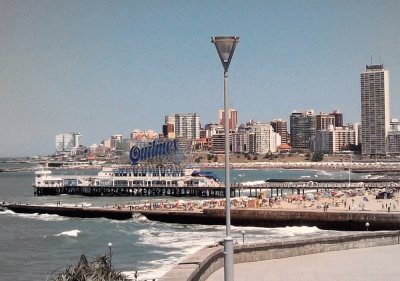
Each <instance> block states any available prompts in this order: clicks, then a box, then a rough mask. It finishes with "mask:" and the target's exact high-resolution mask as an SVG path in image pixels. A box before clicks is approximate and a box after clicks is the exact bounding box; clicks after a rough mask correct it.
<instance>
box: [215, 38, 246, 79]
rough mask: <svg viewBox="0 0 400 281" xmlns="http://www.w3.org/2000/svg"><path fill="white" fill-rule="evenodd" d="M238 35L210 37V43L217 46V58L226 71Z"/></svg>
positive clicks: (237, 41)
mask: <svg viewBox="0 0 400 281" xmlns="http://www.w3.org/2000/svg"><path fill="white" fill-rule="evenodd" d="M239 39H240V37H239V36H215V37H211V43H214V45H215V47H216V48H217V52H218V55H219V58H220V59H221V63H222V66H223V67H224V70H225V71H228V68H229V64H230V63H231V60H232V56H233V53H234V52H235V48H236V44H237V43H239Z"/></svg>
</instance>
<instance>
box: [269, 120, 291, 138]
mask: <svg viewBox="0 0 400 281" xmlns="http://www.w3.org/2000/svg"><path fill="white" fill-rule="evenodd" d="M270 124H271V126H272V128H273V129H274V131H275V133H278V134H279V135H280V136H281V142H282V143H288V137H289V136H288V131H287V122H286V121H283V120H282V119H274V120H272V121H271V123H270Z"/></svg>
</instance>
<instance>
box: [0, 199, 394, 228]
mask: <svg viewBox="0 0 400 281" xmlns="http://www.w3.org/2000/svg"><path fill="white" fill-rule="evenodd" d="M0 207H1V208H3V209H9V210H11V211H14V212H16V213H31V214H32V213H39V214H57V215H60V216H68V217H80V218H102V217H103V218H108V219H115V220H127V219H131V218H132V215H133V214H134V213H140V214H142V215H143V216H145V217H147V218H148V219H149V220H153V221H161V222H168V223H182V224H204V225H225V210H224V209H222V208H210V209H203V210H202V211H179V210H129V209H122V210H118V209H112V208H93V207H82V208H81V207H55V206H43V205H18V204H16V205H15V204H12V205H2V206H0ZM231 222H232V225H236V226H258V227H284V226H316V227H318V228H320V229H332V230H366V226H365V224H366V223H367V222H368V223H369V230H400V213H398V212H392V213H385V212H368V211H358V212H354V211H328V212H323V211H316V210H301V209H300V210H288V209H281V210H278V209H235V208H234V209H232V210H231Z"/></svg>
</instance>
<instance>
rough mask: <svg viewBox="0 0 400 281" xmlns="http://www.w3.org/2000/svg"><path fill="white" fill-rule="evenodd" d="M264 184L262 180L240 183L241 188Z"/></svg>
mask: <svg viewBox="0 0 400 281" xmlns="http://www.w3.org/2000/svg"><path fill="white" fill-rule="evenodd" d="M261 184H265V181H264V180H258V181H246V182H244V183H242V185H243V186H255V185H261Z"/></svg>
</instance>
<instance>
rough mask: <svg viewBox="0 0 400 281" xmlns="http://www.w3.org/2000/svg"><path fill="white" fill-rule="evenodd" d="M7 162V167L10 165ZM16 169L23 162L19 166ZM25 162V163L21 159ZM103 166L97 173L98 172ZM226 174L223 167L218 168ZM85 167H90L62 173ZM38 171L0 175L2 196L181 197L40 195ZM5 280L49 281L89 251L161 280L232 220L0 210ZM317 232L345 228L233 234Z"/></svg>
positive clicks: (102, 200)
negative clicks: (187, 220)
mask: <svg viewBox="0 0 400 281" xmlns="http://www.w3.org/2000/svg"><path fill="white" fill-rule="evenodd" d="M9 165H10V164H8V163H0V169H1V168H5V167H8V166H9ZM12 165H13V167H15V166H16V165H17V164H12ZM20 165H26V164H20ZM95 172H96V171H91V173H93V174H95ZM212 172H213V173H214V174H215V175H216V176H218V177H219V178H220V179H223V175H224V171H223V170H212ZM57 173H80V174H82V173H83V174H86V173H89V171H57ZM347 176H348V173H347V172H325V171H313V170H234V171H232V179H231V180H232V181H236V182H240V181H242V182H247V183H249V182H258V181H264V180H265V179H268V178H288V179H293V178H301V177H303V178H305V177H307V178H310V180H312V178H317V177H319V178H321V177H322V178H324V177H325V178H331V177H332V178H333V177H334V178H346V177H347ZM33 179H34V174H33V172H9V173H0V201H6V202H11V203H14V202H21V203H23V204H25V203H29V204H47V205H56V204H57V202H59V201H61V202H62V204H63V205H64V206H68V205H78V206H82V205H84V206H92V207H102V206H106V205H108V206H110V205H117V204H128V203H132V204H133V203H138V202H139V201H140V200H170V201H173V200H177V199H176V198H171V197H170V198H165V197H164V198H153V197H152V198H151V199H150V198H145V197H142V198H138V197H84V196H68V195H61V196H42V197H34V196H33V187H32V182H33ZM0 226H1V228H0V252H1V254H0V280H24V281H25V280H46V279H47V278H49V276H51V275H52V274H54V273H56V272H60V271H63V270H64V269H65V268H67V267H68V266H69V265H71V264H76V263H77V262H78V261H79V257H80V255H82V254H84V255H85V256H86V257H87V258H88V259H89V260H90V259H91V258H93V257H95V256H98V255H109V251H110V249H109V248H108V243H109V242H111V243H112V247H111V254H112V264H113V266H114V267H115V268H116V269H117V270H120V271H123V272H125V273H126V274H128V275H130V276H132V274H133V272H134V271H138V274H139V277H138V280H152V279H158V278H160V277H161V276H162V275H163V274H164V273H165V272H167V271H168V270H169V269H171V268H172V267H173V266H174V265H175V264H177V263H178V262H179V261H181V260H182V259H184V258H185V257H187V256H188V255H190V254H192V253H194V252H196V251H198V250H200V249H202V248H204V247H206V246H209V245H212V244H215V243H216V242H218V241H221V240H223V238H224V237H225V226H218V225H211V226H210V225H187V224H177V223H173V224H171V223H160V222H155V221H150V220H147V219H146V218H145V217H143V216H141V215H135V216H134V217H133V218H132V219H130V220H126V221H117V220H109V219H103V218H100V219H99V218H96V219H83V218H69V217H62V216H58V215H47V214H41V215H39V214H16V213H13V212H11V211H5V212H0ZM242 230H244V231H245V237H244V239H245V243H253V242H257V241H274V240H287V239H299V238H304V237H315V236H324V235H331V234H333V233H338V232H336V231H326V230H320V229H318V228H316V227H284V228H257V227H235V226H232V229H231V232H232V236H233V238H234V239H235V241H236V242H237V243H242V242H243V241H242V240H243V236H242Z"/></svg>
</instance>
